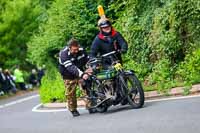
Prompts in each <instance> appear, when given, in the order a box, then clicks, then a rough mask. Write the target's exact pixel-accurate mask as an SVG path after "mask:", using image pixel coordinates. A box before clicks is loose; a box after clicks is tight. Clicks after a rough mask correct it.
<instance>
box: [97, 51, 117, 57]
mask: <svg viewBox="0 0 200 133" xmlns="http://www.w3.org/2000/svg"><path fill="white" fill-rule="evenodd" d="M115 53H116V51H112V52H109V53H106V54H103V55H102V56H101V57H107V56H110V55H113V54H115Z"/></svg>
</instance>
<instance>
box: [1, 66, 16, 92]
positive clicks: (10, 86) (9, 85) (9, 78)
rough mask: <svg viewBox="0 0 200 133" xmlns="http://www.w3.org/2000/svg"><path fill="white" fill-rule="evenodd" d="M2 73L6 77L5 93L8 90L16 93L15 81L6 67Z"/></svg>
mask: <svg viewBox="0 0 200 133" xmlns="http://www.w3.org/2000/svg"><path fill="white" fill-rule="evenodd" d="M4 75H5V77H6V82H5V83H6V93H9V92H10V91H11V92H12V93H14V94H16V92H17V89H16V85H15V82H14V80H13V78H12V76H11V74H10V71H9V70H8V69H5V71H4Z"/></svg>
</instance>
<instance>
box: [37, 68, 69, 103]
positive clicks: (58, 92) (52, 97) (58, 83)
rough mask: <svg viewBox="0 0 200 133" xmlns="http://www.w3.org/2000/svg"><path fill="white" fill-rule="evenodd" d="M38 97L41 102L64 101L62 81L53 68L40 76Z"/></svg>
mask: <svg viewBox="0 0 200 133" xmlns="http://www.w3.org/2000/svg"><path fill="white" fill-rule="evenodd" d="M49 74H50V75H49ZM52 75H53V76H52ZM40 97H41V100H42V102H43V103H46V102H55V101H57V102H59V101H60V102H62V101H65V88H64V82H63V80H62V78H61V76H60V74H59V73H58V72H57V71H56V70H55V69H54V70H51V71H50V72H48V73H47V74H46V75H45V76H44V77H43V78H42V85H41V88H40Z"/></svg>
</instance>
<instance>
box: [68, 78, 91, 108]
mask: <svg viewBox="0 0 200 133" xmlns="http://www.w3.org/2000/svg"><path fill="white" fill-rule="evenodd" d="M64 83H65V96H66V99H67V105H68V109H69V110H70V111H74V110H76V109H77V97H76V87H77V85H79V86H80V88H82V85H81V83H80V82H79V79H75V80H64ZM82 90H83V89H82ZM83 95H84V96H87V93H86V90H83ZM84 101H85V105H86V109H88V108H89V107H90V106H91V102H90V101H89V100H88V99H84Z"/></svg>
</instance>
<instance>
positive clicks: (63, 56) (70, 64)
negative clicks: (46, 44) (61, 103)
mask: <svg viewBox="0 0 200 133" xmlns="http://www.w3.org/2000/svg"><path fill="white" fill-rule="evenodd" d="M88 59H89V57H88V55H87V53H86V52H85V50H84V49H83V48H81V47H80V46H79V43H78V41H77V40H75V39H71V40H70V41H69V42H68V47H65V48H64V49H63V50H61V51H60V53H59V69H60V73H61V75H62V77H63V80H64V83H65V88H66V93H65V95H66V98H67V101H68V109H69V111H71V113H72V115H73V116H79V115H80V114H79V112H78V111H77V99H76V86H77V85H78V83H79V80H80V79H84V80H87V79H88V78H89V74H88V73H91V72H92V70H91V69H88V70H86V71H85V72H84V67H85V64H86V63H87V61H88ZM87 106H89V105H87V103H86V107H87Z"/></svg>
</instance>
